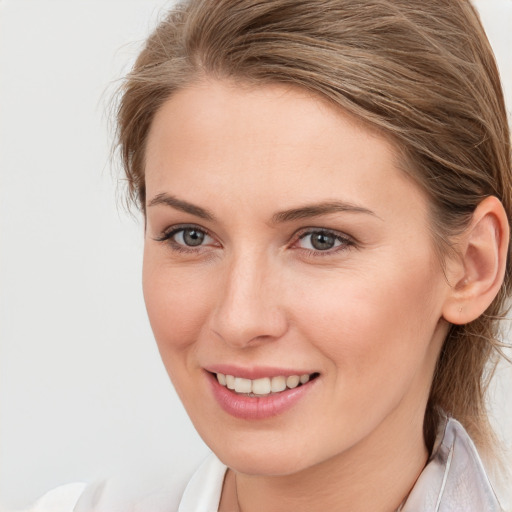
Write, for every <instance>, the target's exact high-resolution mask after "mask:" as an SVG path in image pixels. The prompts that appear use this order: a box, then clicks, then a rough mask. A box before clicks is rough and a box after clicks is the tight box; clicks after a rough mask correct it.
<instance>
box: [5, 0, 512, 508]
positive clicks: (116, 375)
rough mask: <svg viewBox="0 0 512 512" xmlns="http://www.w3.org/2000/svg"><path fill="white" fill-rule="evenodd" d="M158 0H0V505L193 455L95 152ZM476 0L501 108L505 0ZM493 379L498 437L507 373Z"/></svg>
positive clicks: (508, 74)
mask: <svg viewBox="0 0 512 512" xmlns="http://www.w3.org/2000/svg"><path fill="white" fill-rule="evenodd" d="M169 5H170V2H167V4H165V2H163V1H162V0H157V1H155V0H0V342H1V344H0V406H1V411H0V412H1V416H0V508H2V507H4V508H17V507H23V506H26V505H28V503H29V502H31V501H32V500H33V499H35V498H36V497H37V496H39V495H41V494H43V493H44V492H45V491H46V490H48V489H50V488H53V487H55V486H57V485H60V484H63V483H66V482H72V481H91V480H94V479H96V478H99V477H102V476H108V475H110V474H118V475H120V474H125V473H129V474H131V477H132V478H134V480H137V481H139V482H146V485H149V484H147V482H150V483H151V484H154V485H156V484H157V483H158V479H159V478H167V477H172V478H181V479H183V480H186V479H187V475H188V474H189V473H190V471H192V469H193V468H194V467H195V466H197V464H198V462H199V461H200V460H201V459H202V457H203V456H204V455H205V454H206V451H207V449H206V447H205V446H204V445H203V444H202V442H201V441H200V440H199V438H198V436H197V435H196V434H195V432H194V430H193V428H192V426H191V424H190V422H189V420H188V419H187V417H186V414H185V413H184V411H183V409H182V407H181V405H180V403H179V401H178V399H177V398H176V395H175V393H174V390H173V389H172V386H171V385H170V383H169V382H168V378H167V375H166V373H165V370H164V368H163V365H162V364H161V362H160V359H159V356H158V353H157V350H156V347H155V344H154V342H153V338H152V334H151V331H150V328H149V325H148V322H147V319H146V316H145V310H144V304H143V300H142V293H141V284H140V281H141V270H140V268H141V251H142V229H141V225H140V222H139V221H138V220H136V219H134V218H131V217H130V216H128V215H127V214H126V213H125V212H124V210H123V207H122V202H121V201H120V200H118V199H116V197H119V196H120V192H117V191H116V189H117V188H118V187H117V181H118V178H117V175H116V173H115V171H114V170H113V169H112V165H111V163H110V162H109V150H110V143H111V139H112V137H111V133H110V132H109V129H108V123H107V105H108V99H109V97H110V96H111V94H112V91H113V90H114V89H115V86H116V83H115V81H116V80H117V79H119V78H120V77H121V76H122V75H123V74H124V73H125V72H126V71H127V70H128V69H129V67H130V65H131V63H132V62H133V59H134V57H135V56H136V54H137V52H138V50H139V49H140V45H141V42H142V40H143V39H144V37H145V36H146V35H147V34H148V33H149V31H150V30H151V28H152V27H153V26H154V25H155V23H156V20H157V19H158V18H159V16H161V15H162V13H163V12H164V10H165V7H166V6H169ZM477 6H478V7H479V8H480V9H481V11H482V16H483V20H484V24H485V25H486V27H487V29H488V33H489V36H490V39H491V42H492V44H493V46H494V48H495V52H496V54H497V58H498V61H499V64H500V67H501V72H502V76H503V79H504V82H505V83H506V87H507V99H508V102H509V109H510V105H512V61H511V57H510V49H512V0H480V1H479V2H477ZM495 386H496V387H497V394H496V399H495V404H494V406H493V411H494V412H495V414H496V416H497V418H498V423H499V426H500V428H501V429H502V431H504V432H506V433H507V435H508V438H509V439H512V398H511V396H512V393H511V391H512V372H511V371H510V370H509V369H504V370H501V371H500V372H499V375H498V378H497V380H496V382H495ZM176 461H179V464H180V465H182V466H183V469H182V471H180V473H179V474H175V475H173V470H174V471H175V469H174V468H176V467H177V462H176ZM127 468H129V469H128V470H127ZM156 475H159V477H157V476H156Z"/></svg>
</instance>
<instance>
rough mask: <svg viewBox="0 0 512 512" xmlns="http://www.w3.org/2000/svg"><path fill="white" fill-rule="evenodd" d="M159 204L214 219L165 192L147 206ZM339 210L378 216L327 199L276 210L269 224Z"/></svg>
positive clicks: (362, 209) (357, 207)
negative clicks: (326, 200)
mask: <svg viewBox="0 0 512 512" xmlns="http://www.w3.org/2000/svg"><path fill="white" fill-rule="evenodd" d="M160 204H164V205H167V206H170V207H171V208H175V209H176V210H180V211H182V212H185V213H190V214H191V215H195V216H196V217H199V218H201V219H204V220H208V221H215V215H213V213H211V212H210V211H209V210H207V209H205V208H202V207H200V206H197V205H195V204H192V203H189V202H188V201H184V200H183V199H178V198H177V197H175V196H172V195H169V194H166V193H165V192H163V193H161V194H158V195H156V196H155V197H154V198H153V199H152V200H151V201H150V202H149V204H148V207H149V208H150V207H152V206H156V205H160ZM340 212H351V213H363V214H367V215H372V216H374V217H377V218H380V217H378V216H377V215H376V214H375V212H373V211H372V210H369V209H368V208H364V207H362V206H358V205H355V204H352V203H346V202H343V201H328V202H322V203H314V204H309V205H305V206H301V207H298V208H291V209H289V210H283V211H281V212H277V213H275V214H274V215H273V216H272V219H271V224H282V223H285V222H292V221H294V220H300V219H308V218H312V217H319V216H321V215H328V214H330V213H340Z"/></svg>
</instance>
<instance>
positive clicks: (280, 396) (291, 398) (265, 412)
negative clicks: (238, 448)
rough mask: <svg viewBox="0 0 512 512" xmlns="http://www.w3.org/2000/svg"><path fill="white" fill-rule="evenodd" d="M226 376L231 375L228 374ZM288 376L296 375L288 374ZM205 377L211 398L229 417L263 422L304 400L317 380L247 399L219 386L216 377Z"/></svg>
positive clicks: (247, 397)
mask: <svg viewBox="0 0 512 512" xmlns="http://www.w3.org/2000/svg"><path fill="white" fill-rule="evenodd" d="M272 372H273V373H272V375H283V374H282V373H277V374H276V373H274V370H272ZM219 373H223V372H219ZM228 375H232V374H230V373H228ZM235 375H237V376H240V377H242V375H240V374H236V373H235ZM290 375H297V374H296V373H290ZM206 376H207V378H208V380H209V382H210V386H211V389H212V392H213V396H214V397H215V399H216V400H217V402H218V404H219V405H220V407H221V408H222V409H223V410H224V411H225V412H227V413H228V414H230V415H231V416H234V417H235V418H240V419H244V420H263V419H266V418H271V417H272V416H277V415H278V414H282V413H283V412H285V411H286V410H288V409H290V408H291V407H293V406H294V405H295V404H296V403H297V402H298V401H299V400H301V399H302V398H304V397H305V396H306V395H307V394H308V392H309V391H310V390H311V389H312V388H313V386H314V385H315V383H316V381H317V380H318V379H314V380H311V381H309V382H308V383H307V384H303V385H302V386H299V387H297V388H294V389H286V390H285V391H282V392H281V393H276V394H275V395H268V396H261V397H249V396H245V395H239V394H237V393H235V392H234V391H231V390H230V389H228V388H226V387H225V386H222V385H220V384H219V383H218V381H217V378H216V376H215V375H212V374H211V373H206ZM245 378H247V377H245ZM256 378H258V377H256Z"/></svg>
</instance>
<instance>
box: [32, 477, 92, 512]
mask: <svg viewBox="0 0 512 512" xmlns="http://www.w3.org/2000/svg"><path fill="white" fill-rule="evenodd" d="M85 488H86V484H85V483H73V484H67V485H61V486H60V487H57V488H55V489H53V490H52V491H49V492H47V493H46V494H45V495H44V496H42V497H41V498H39V499H38V500H37V501H36V502H35V503H34V505H33V506H32V507H30V508H29V509H28V510H27V511H26V512H72V511H73V509H74V508H75V505H76V504H77V502H78V499H79V498H80V496H81V495H82V493H83V492H84V490H85Z"/></svg>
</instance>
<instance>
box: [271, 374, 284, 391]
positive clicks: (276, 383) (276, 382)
mask: <svg viewBox="0 0 512 512" xmlns="http://www.w3.org/2000/svg"><path fill="white" fill-rule="evenodd" d="M271 387H272V393H279V391H284V390H285V389H286V377H272V383H271Z"/></svg>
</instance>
